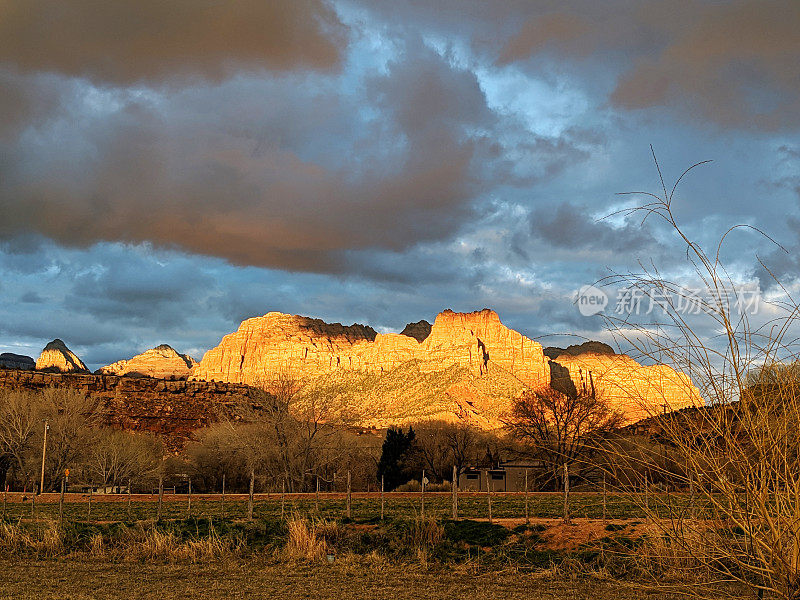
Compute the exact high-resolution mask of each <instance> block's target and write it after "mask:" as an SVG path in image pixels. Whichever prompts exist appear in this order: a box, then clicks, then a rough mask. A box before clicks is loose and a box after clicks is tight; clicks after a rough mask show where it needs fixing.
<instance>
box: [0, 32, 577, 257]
mask: <svg viewBox="0 0 800 600" xmlns="http://www.w3.org/2000/svg"><path fill="white" fill-rule="evenodd" d="M17 82H18V83H19V84H20V85H24V83H25V81H24V80H18V81H17ZM306 82H307V79H305V78H301V77H298V78H285V79H281V80H278V81H269V82H252V81H250V80H247V79H236V80H232V81H229V82H227V83H225V84H223V85H222V86H220V87H215V88H212V89H208V88H202V89H194V88H189V89H187V90H185V91H183V92H180V93H178V92H175V93H173V94H172V95H171V96H170V98H166V97H160V96H159V97H156V98H150V97H148V96H147V95H146V94H145V95H144V96H143V95H142V94H139V93H135V92H125V91H123V90H119V91H113V90H112V91H108V90H91V95H96V96H97V97H96V98H94V99H93V100H92V104H91V105H90V104H89V100H87V99H86V98H85V97H84V95H82V94H81V93H80V91H79V90H78V89H76V88H75V85H74V83H72V82H71V81H65V82H64V89H65V90H66V91H65V93H64V95H63V96H62V97H61V99H60V104H59V105H58V109H57V110H56V111H54V112H53V114H52V115H51V116H50V118H49V119H46V120H44V121H41V122H38V123H37V125H36V127H35V132H36V135H31V136H27V135H24V134H20V135H19V136H18V137H17V138H16V139H14V140H12V141H8V142H7V146H6V150H7V152H4V153H3V155H2V158H0V170H2V172H3V173H4V175H5V181H4V185H3V186H2V188H0V214H2V216H3V217H4V218H3V219H2V220H0V237H6V238H7V237H9V236H17V235H19V234H20V232H31V233H40V234H43V235H46V236H48V237H50V238H52V239H54V240H56V241H58V242H60V243H63V244H69V245H78V246H81V245H88V244H91V243H94V242H96V241H102V240H109V241H112V240H119V241H125V242H152V243H154V244H156V245H158V246H161V247H172V248H180V249H183V250H186V251H189V252H193V253H198V254H205V255H213V256H219V257H223V258H225V259H228V260H230V261H231V262H233V263H236V264H247V265H256V266H267V267H278V268H285V269H297V270H309V271H327V272H345V271H348V270H349V269H350V265H349V264H348V260H349V259H348V256H347V252H348V251H353V250H365V249H372V248H384V249H390V250H393V251H400V250H403V249H405V248H408V247H411V246H413V245H414V244H416V243H418V242H420V241H425V240H431V239H442V238H446V237H448V236H450V235H452V234H453V233H454V232H455V231H457V230H458V228H459V227H460V226H461V225H462V224H463V223H464V221H465V220H467V219H469V218H470V217H471V216H472V215H473V210H474V206H473V201H474V200H475V198H476V197H477V195H478V194H480V193H483V192H485V191H487V190H489V189H490V188H491V187H492V186H494V185H496V183H497V182H498V181H499V180H502V181H503V182H505V183H514V181H517V183H518V184H520V183H524V182H528V183H529V182H530V181H531V180H532V179H531V177H533V179H536V180H539V179H541V178H543V177H547V176H550V175H552V174H553V173H555V172H558V171H560V170H561V169H563V168H564V166H566V165H567V164H569V163H570V162H574V161H575V160H578V159H580V158H582V157H585V153H583V152H582V151H579V150H576V149H575V147H574V144H573V143H572V142H571V141H569V140H566V141H565V140H560V139H552V140H551V139H547V138H542V137H540V136H535V135H532V134H530V135H525V134H519V133H515V134H514V135H515V139H514V140H511V141H509V142H508V144H509V145H508V146H507V145H506V144H505V143H503V142H499V141H498V138H503V137H504V136H505V131H506V130H507V129H509V128H511V125H510V124H509V123H508V122H506V121H503V120H502V119H501V118H500V117H498V115H497V114H495V113H494V112H493V111H491V110H490V109H489V108H488V107H487V103H486V98H485V95H484V93H483V91H482V89H481V87H480V85H479V83H478V81H477V78H476V76H475V75H474V73H472V72H471V71H468V70H465V69H462V68H459V67H457V66H454V65H453V64H452V62H451V61H450V60H449V59H448V58H447V57H446V56H445V57H443V56H440V55H438V54H436V53H435V52H433V51H432V50H430V49H428V48H426V47H425V46H424V45H422V44H421V42H419V41H413V40H412V41H409V43H408V44H407V46H406V49H405V51H403V52H401V53H400V55H399V56H398V57H397V58H396V59H395V60H393V61H391V62H390V63H389V64H388V66H387V70H386V72H385V73H384V74H382V75H374V76H371V77H369V78H367V79H366V81H365V83H364V94H365V97H363V98H362V97H357V96H356V97H352V96H342V95H341V93H340V92H339V91H338V89H337V88H336V87H335V86H333V84H332V83H331V82H330V81H329V80H327V79H324V78H323V79H320V80H319V81H318V82H317V85H316V87H314V86H311V87H308V86H307V84H306ZM51 83H52V82H51ZM359 103H362V105H363V103H366V106H371V107H372V108H373V110H374V111H376V113H377V114H378V115H379V117H378V118H367V119H365V118H364V117H363V116H360V115H359V113H358V107H359ZM98 107H99V108H98ZM320 114H321V115H323V116H320ZM331 121H333V122H336V123H341V124H342V125H337V126H335V127H343V128H344V129H345V130H346V131H345V132H343V134H342V135H336V133H337V132H336V130H335V129H334V131H332V132H329V131H328V132H326V131H325V129H324V128H325V127H326V126H327V124H328V123H330V122H331ZM315 125H317V126H318V127H319V134H318V135H317V136H315V135H314V131H315V130H314V127H315ZM348 135H349V137H348ZM321 143H324V144H325V145H326V146H325V147H326V153H325V154H320V151H319V144H321ZM509 148H511V149H513V150H514V151H515V152H517V153H518V154H519V155H521V156H524V157H526V160H525V161H523V162H526V163H529V164H531V165H535V169H534V175H535V176H532V175H531V173H529V172H527V171H526V172H523V173H519V174H517V173H514V168H515V165H516V163H517V162H519V161H518V160H517V161H513V160H511V159H509V158H508V157H507V156H506V152H507V150H508V149H509Z"/></svg>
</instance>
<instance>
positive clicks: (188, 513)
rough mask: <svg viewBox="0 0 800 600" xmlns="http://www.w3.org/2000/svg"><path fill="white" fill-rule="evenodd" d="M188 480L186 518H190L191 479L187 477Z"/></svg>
mask: <svg viewBox="0 0 800 600" xmlns="http://www.w3.org/2000/svg"><path fill="white" fill-rule="evenodd" d="M187 479H188V480H189V493H188V494H187V506H186V516H187V517H188V518H190V519H191V518H192V478H191V477H187Z"/></svg>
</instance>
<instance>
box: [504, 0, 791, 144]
mask: <svg viewBox="0 0 800 600" xmlns="http://www.w3.org/2000/svg"><path fill="white" fill-rule="evenodd" d="M540 52H551V53H556V54H562V55H565V56H567V57H571V58H580V59H588V58H595V59H597V58H598V57H599V56H600V55H601V53H602V54H604V55H607V56H610V58H611V60H612V61H618V62H619V63H620V64H621V65H622V66H621V69H622V73H621V76H620V78H619V80H618V82H617V85H616V88H615V89H614V90H613V92H612V94H611V101H612V103H613V104H614V105H616V106H617V107H620V108H625V109H642V108H649V107H655V106H668V107H671V108H673V109H675V110H677V111H683V112H684V113H685V115H684V116H686V117H688V118H691V119H694V118H699V119H705V120H709V121H712V122H716V123H718V124H720V125H723V126H735V127H745V128H756V129H758V128H760V129H770V130H772V129H782V128H796V127H797V126H798V119H800V97H798V95H797V82H798V78H800V5H799V4H797V3H796V2H786V1H785V0H767V1H765V0H758V1H756V0H741V1H738V2H725V3H710V2H697V1H696V2H689V3H684V4H682V5H681V6H680V8H679V9H678V8H677V7H676V6H675V4H674V3H673V2H662V1H657V2H652V1H651V2H645V3H642V4H640V5H638V7H637V8H636V9H633V10H630V9H629V10H625V11H613V10H609V11H608V12H607V13H606V16H601V17H600V18H599V19H598V18H596V16H593V15H592V10H591V9H589V8H587V7H586V6H585V5H584V4H583V3H574V4H573V3H566V4H565V5H563V6H562V7H561V8H560V9H558V11H556V12H551V13H547V14H541V13H540V14H536V15H533V16H531V17H530V18H529V19H528V20H527V21H526V22H525V23H524V24H523V25H522V27H521V28H520V30H519V31H518V32H517V34H516V35H514V36H513V37H511V39H510V40H509V41H508V42H507V43H506V44H505V47H504V48H503V49H502V50H501V51H500V55H499V57H500V58H499V62H500V63H501V64H507V63H509V62H513V61H517V60H522V59H525V58H528V57H530V56H532V55H535V54H537V53H540ZM615 53H616V54H615ZM593 55H594V56H593Z"/></svg>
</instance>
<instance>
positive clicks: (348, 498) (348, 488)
mask: <svg viewBox="0 0 800 600" xmlns="http://www.w3.org/2000/svg"><path fill="white" fill-rule="evenodd" d="M350 494H351V490H350V471H349V470H348V471H347V518H348V519H349V518H350Z"/></svg>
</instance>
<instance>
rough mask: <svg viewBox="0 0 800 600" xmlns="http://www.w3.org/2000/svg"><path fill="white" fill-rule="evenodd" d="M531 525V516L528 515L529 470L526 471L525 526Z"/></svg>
mask: <svg viewBox="0 0 800 600" xmlns="http://www.w3.org/2000/svg"><path fill="white" fill-rule="evenodd" d="M530 524H531V518H530V514H529V513H528V469H525V525H526V526H527V525H530Z"/></svg>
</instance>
